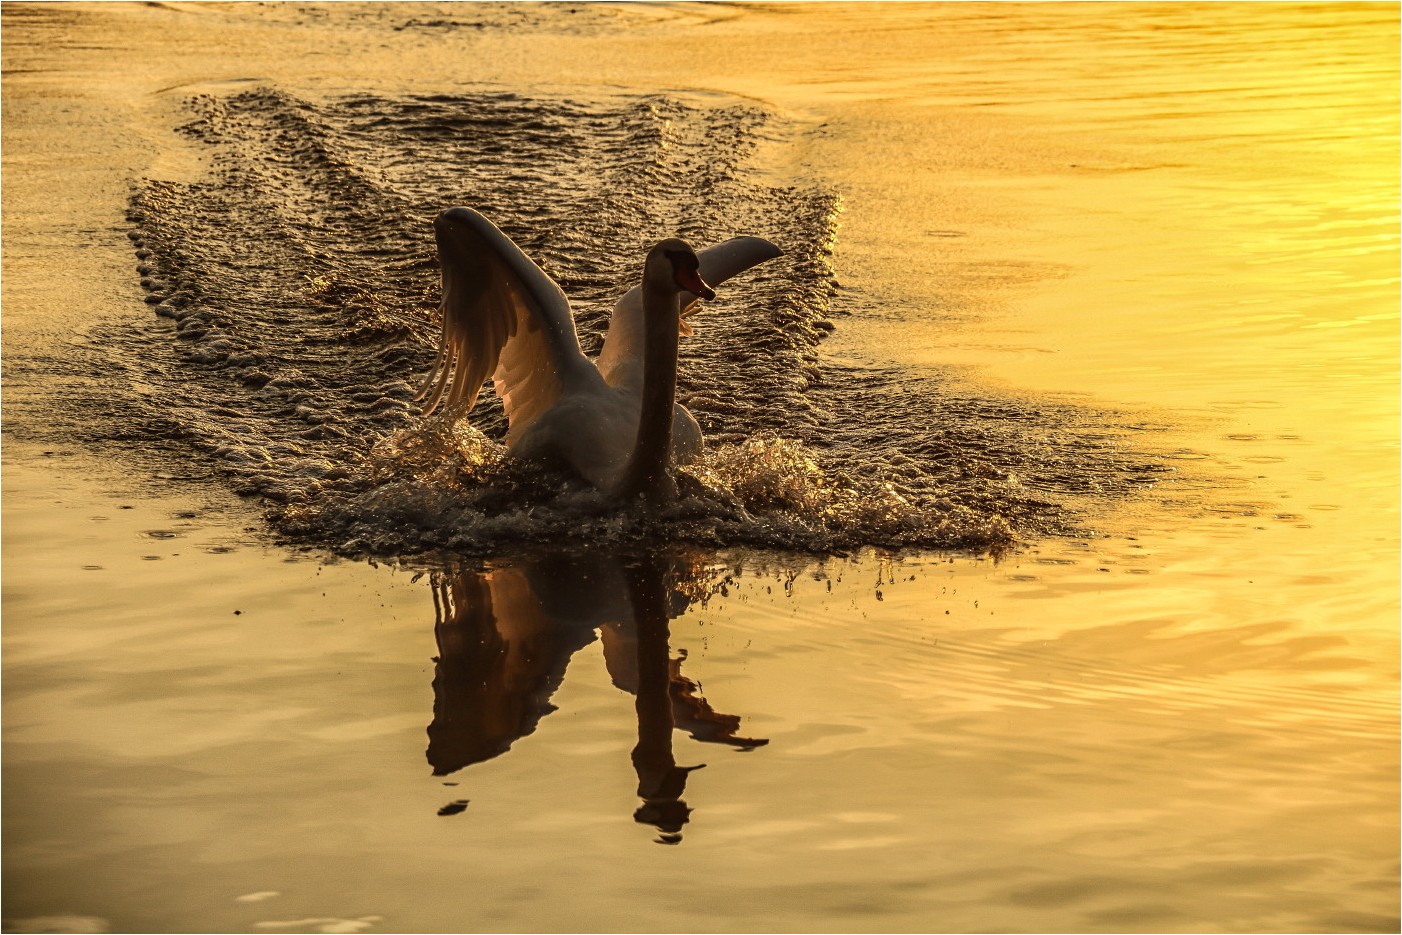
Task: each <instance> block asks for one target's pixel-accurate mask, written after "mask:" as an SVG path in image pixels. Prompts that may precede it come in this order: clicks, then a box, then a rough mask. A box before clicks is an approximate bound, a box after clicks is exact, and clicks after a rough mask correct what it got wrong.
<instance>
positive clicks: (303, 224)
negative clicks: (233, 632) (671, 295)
mask: <svg viewBox="0 0 1402 935" xmlns="http://www.w3.org/2000/svg"><path fill="white" fill-rule="evenodd" d="M192 107H193V109H195V110H196V111H197V112H198V113H199V114H200V116H199V119H197V120H195V121H193V122H191V123H188V124H186V125H184V126H183V127H182V128H181V131H182V132H183V133H185V134H187V135H189V136H191V137H193V138H195V139H197V140H199V141H201V142H202V143H205V144H207V145H209V146H210V147H211V148H212V151H213V152H214V161H215V166H216V169H215V172H214V173H213V178H212V179H211V180H209V181H201V182H197V183H194V184H170V183H159V182H156V183H150V184H149V185H148V186H147V187H146V188H145V190H143V191H142V192H140V193H139V194H138V195H137V196H136V198H135V199H134V203H133V208H132V211H131V215H130V216H131V220H132V223H133V224H134V225H135V228H134V229H133V231H132V232H131V236H132V238H133V242H134V244H135V245H136V248H137V256H138V258H139V259H140V264H139V266H138V272H139V273H140V274H141V275H142V277H143V278H142V285H143V286H144V287H145V288H146V289H147V291H148V298H147V301H148V302H149V303H151V304H152V305H153V307H154V309H155V311H156V313H157V314H158V315H161V316H164V317H167V318H170V319H171V320H172V321H173V322H174V323H175V326H174V329H173V332H172V330H168V329H164V328H151V327H150V325H149V324H148V323H142V325H141V326H140V327H139V328H137V329H136V330H135V331H133V330H132V329H130V328H124V329H122V330H120V331H118V332H116V333H114V334H111V335H104V336H103V339H102V343H103V344H104V345H105V346H106V347H108V348H110V349H111V351H112V353H113V354H114V355H115V357H116V360H115V361H114V363H115V364H116V366H118V367H120V368H122V369H123V370H130V369H137V370H139V371H140V384H139V385H140V386H141V387H142V388H143V389H144V390H145V392H144V393H143V394H142V395H141V396H140V397H138V398H136V399H134V400H130V405H132V406H133V407H134V409H135V411H133V412H127V413H120V414H118V413H112V414H111V415H107V418H109V419H110V421H111V422H113V423H116V424H121V425H123V426H126V425H130V424H131V423H133V422H137V423H139V424H141V425H142V427H143V435H144V437H145V438H147V439H150V438H151V437H152V436H155V437H156V438H159V439H161V440H163V441H180V442H184V443H186V444H188V445H190V446H191V447H193V448H195V449H196V450H198V451H201V452H205V453H207V454H208V455H210V456H212V459H213V461H214V465H215V466H216V468H217V469H218V470H219V471H221V472H222V473H225V474H227V475H228V476H229V477H230V479H231V480H232V481H233V483H234V484H235V485H236V488H237V489H238V490H239V492H240V493H247V494H258V495H261V496H262V497H264V498H266V499H269V500H272V501H275V502H277V503H281V504H286V506H285V507H282V508H276V509H275V510H274V511H273V519H274V522H276V523H278V525H279V528H281V529H283V530H284V531H286V532H288V533H290V534H292V535H295V536H297V537H299V538H303V539H307V540H310V541H313V542H316V543H318V544H329V545H331V546H333V547H335V548H337V549H338V550H340V551H343V552H347V553H350V554H356V553H364V552H371V553H376V554H390V555H393V554H402V553H405V552H410V551H418V550H421V549H423V548H425V547H430V548H432V547H439V548H443V547H447V548H451V549H454V550H456V551H462V550H472V551H491V550H500V549H501V548H502V547H503V546H504V545H508V544H510V543H512V542H519V541H528V542H529V541H541V540H550V541H560V540H561V539H562V538H576V539H580V540H581V541H591V540H597V539H599V538H600V537H616V536H619V535H625V534H626V530H620V529H619V528H618V524H617V522H616V518H615V516H614V515H613V511H609V512H608V515H604V516H600V517H597V518H595V517H590V516H587V515H586V516H585V517H583V518H582V517H581V515H580V510H579V506H578V503H579V497H578V496H576V495H573V494H569V495H567V498H566V499H567V500H568V504H567V505H562V503H563V502H564V501H562V499H561V498H560V497H559V496H558V491H559V489H560V486H559V483H558V481H556V480H555V479H553V478H550V479H543V480H539V481H536V482H534V483H532V482H531V481H530V480H527V479H523V478H521V477H518V476H515V475H514V474H512V472H511V470H508V471H507V475H505V476H504V475H502V473H501V471H500V470H497V469H496V462H498V461H500V457H499V455H497V454H495V452H494V451H493V450H492V448H491V446H486V447H485V448H484V447H483V445H482V444H481V443H480V442H474V440H473V439H472V438H471V437H464V436H462V435H461V427H459V435H458V436H457V437H454V436H452V435H451V434H450V426H449V425H447V424H446V423H444V422H443V421H442V420H439V421H438V422H435V423H431V424H429V425H428V426H423V425H422V420H420V419H419V418H418V415H417V412H415V411H413V409H412V407H411V405H410V403H409V400H410V397H411V392H410V385H409V381H412V382H417V379H418V377H419V376H420V375H421V374H422V373H423V372H425V371H426V370H427V362H428V360H429V359H430V358H431V356H432V348H433V346H434V341H435V339H436V335H437V331H438V328H437V325H436V314H437V312H436V305H437V300H438V295H439V286H438V274H437V262H436V258H435V257H434V256H433V255H432V241H431V237H430V224H429V222H430V220H431V219H432V217H433V216H434V215H435V214H436V213H437V211H438V210H441V208H442V206H443V205H445V204H456V203H463V204H471V205H474V206H476V207H477V208H478V209H479V210H481V211H483V212H484V213H485V214H487V215H488V216H489V217H491V218H493V219H495V220H496V221H497V222H498V223H499V224H500V225H501V226H502V227H503V229H504V230H505V231H506V232H507V233H508V234H509V235H511V236H513V237H514V238H515V239H516V240H517V241H518V242H519V243H520V244H521V246H522V247H523V249H525V250H526V251H527V252H528V253H529V254H530V255H531V256H533V257H534V258H535V259H536V260H537V261H538V262H539V263H540V264H542V266H543V267H544V268H545V269H546V270H547V272H549V273H550V274H551V275H552V276H553V277H554V278H556V279H557V280H558V281H559V282H560V283H561V284H562V285H563V286H564V288H565V289H566V290H567V291H568V292H569V293H570V294H571V296H572V297H573V298H574V299H575V301H576V303H577V304H578V305H579V307H580V309H581V312H582V314H581V317H580V320H579V324H580V329H581V331H582V333H583V335H584V337H583V342H582V343H583V344H584V346H585V349H586V351H587V352H589V353H597V350H598V348H599V346H600V344H601V341H602V334H603V332H604V331H605V330H606V328H607V321H608V318H607V316H608V312H609V310H610V309H611V306H612V303H613V301H614V300H616V298H617V297H618V296H619V295H621V294H622V293H623V292H625V291H627V289H628V288H629V287H630V286H631V285H632V284H633V282H634V280H635V279H636V277H637V276H638V268H639V257H640V256H641V255H642V254H643V253H644V252H645V250H646V247H647V246H648V245H649V243H650V238H655V237H656V232H657V231H663V230H665V231H675V232H677V233H678V234H680V235H682V236H684V237H687V238H689V239H691V240H692V241H694V242H696V243H698V244H707V243H712V242H717V241H719V240H723V239H725V238H726V237H729V236H733V235H735V234H758V235H762V236H765V237H767V238H769V239H771V240H772V241H774V242H776V243H779V244H782V245H783V248H784V249H785V251H786V256H785V257H784V258H782V259H781V260H779V261H777V262H773V263H770V264H766V265H765V266H764V267H762V268H760V269H758V270H755V271H753V272H751V273H749V274H747V275H745V276H743V277H741V278H740V279H739V280H737V281H736V282H734V283H732V284H730V286H728V287H727V288H725V289H723V290H722V295H723V296H724V298H723V299H722V301H720V302H718V303H710V304H708V306H707V307H706V309H705V311H704V313H703V314H702V317H701V318H699V319H697V325H698V333H697V336H696V337H695V339H694V340H689V341H688V342H687V343H686V349H685V357H684V360H683V365H682V372H681V376H680V386H679V398H680V400H681V401H682V402H683V403H684V404H685V405H687V406H688V407H689V408H690V409H691V410H692V411H693V413H694V414H695V415H696V417H697V419H698V421H699V422H700V423H701V425H702V428H703V430H704V431H705V432H706V433H707V435H708V436H709V437H710V438H711V441H712V450H713V452H714V456H713V457H712V459H711V460H710V461H709V462H708V463H706V464H704V465H702V466H700V467H699V468H698V469H697V470H694V471H692V472H691V473H692V475H693V476H695V477H697V478H699V479H700V480H702V481H703V482H709V486H710V488H711V489H713V490H716V491H718V492H719V496H708V495H706V494H704V493H703V494H700V495H696V496H692V497H689V498H688V499H687V500H686V502H684V503H683V504H682V505H681V506H680V508H679V510H678V511H675V512H677V513H679V514H680V515H678V516H677V517H675V518H674V521H672V522H669V523H667V524H666V526H667V529H666V532H665V533H664V534H665V535H666V536H668V537H669V538H676V537H678V536H680V537H683V538H688V539H692V540H696V541H700V542H706V543H711V544H719V545H727V544H732V545H733V544H738V543H751V544H758V545H770V546H785V547H800V548H808V549H812V550H819V551H822V550H828V549H833V548H851V547H852V546H854V545H875V544H882V545H917V544H918V545H926V546H950V545H972V546H984V547H988V546H999V545H1003V544H1005V543H1006V542H1008V541H1009V540H1010V539H1011V538H1012V536H1013V535H1015V534H1016V532H1024V533H1032V532H1046V531H1050V530H1058V531H1065V529H1067V528H1069V525H1070V524H1069V522H1068V520H1067V519H1066V518H1065V515H1064V513H1065V511H1064V508H1063V503H1062V502H1058V500H1061V501H1064V500H1065V499H1066V498H1067V497H1069V496H1071V495H1074V494H1080V493H1084V492H1085V491H1087V490H1099V491H1101V492H1109V491H1110V490H1121V491H1124V490H1128V489H1132V488H1133V485H1134V484H1136V483H1152V482H1153V481H1154V480H1155V479H1157V477H1158V475H1159V474H1161V473H1163V472H1166V471H1167V470H1168V468H1167V467H1166V466H1164V465H1163V464H1162V463H1161V462H1159V461H1156V460H1154V459H1151V458H1149V457H1147V456H1139V457H1137V458H1136V457H1135V456H1134V455H1126V454H1125V453H1123V452H1121V451H1118V450H1115V448H1114V447H1113V446H1112V445H1109V444H1107V443H1106V442H1105V441H1104V440H1103V439H1102V437H1101V436H1098V435H1097V434H1095V433H1091V432H1084V431H1077V430H1078V429H1085V428H1086V427H1087V426H1091V425H1095V424H1097V423H1098V421H1102V420H1103V416H1102V415H1101V414H1099V413H1094V412H1086V411H1077V410H1075V409H1073V408H1071V407H1067V406H1053V405H1050V404H1041V405H1037V404H1032V403H1029V402H1027V401H1015V400H1005V399H996V398H979V397H975V396H972V395H971V394H969V393H968V391H964V392H952V391H950V390H948V389H946V388H945V387H944V386H943V385H942V382H941V381H938V380H936V379H931V378H929V377H923V376H921V375H917V374H911V373H909V372H903V371H900V370H898V369H895V368H890V367H887V368H875V367H871V366H866V367H860V368H859V367H854V366H851V365H844V364H842V363H839V362H837V361H835V360H833V359H832V358H830V357H825V356H823V355H821V354H820V353H819V346H820V341H821V340H822V339H823V338H824V337H826V336H827V335H828V334H829V333H830V332H832V331H833V330H834V327H835V326H834V324H833V318H834V317H837V318H839V319H840V318H842V317H845V316H848V315H850V314H852V312H851V310H850V308H849V307H848V305H849V303H847V302H845V301H843V299H842V296H841V292H840V290H839V289H838V288H837V281H836V280H835V279H834V278H833V275H834V274H833V270H832V268H831V264H830V263H829V260H828V257H829V255H830V253H831V243H832V240H833V237H834V232H835V229H836V224H837V197H836V195H834V194H832V193H831V192H828V191H825V190H823V189H822V188H820V187H817V186H816V183H812V182H810V183H806V184H799V185H794V184H790V185H786V186H775V185H770V184H766V183H765V182H764V181H763V180H764V179H766V178H767V177H768V174H769V173H768V172H766V170H767V169H768V168H769V167H766V166H764V165H758V164H756V163H757V161H758V160H759V159H760V158H761V155H760V150H761V144H762V143H766V142H768V143H769V144H771V145H781V146H783V147H785V148H792V147H793V145H794V144H795V141H794V137H795V136H796V129H795V126H794V125H793V124H792V121H786V120H785V119H784V118H782V117H779V116H776V115H775V114H773V113H772V112H767V111H765V110H763V109H761V108H760V107H758V106H757V105H756V104H754V103H753V102H746V101H741V100H734V101H717V100H708V101H705V102H696V103H692V104H688V103H685V102H683V101H682V100H680V99H677V98H668V97H661V96H645V97H639V96H626V97H619V98H617V99H613V100H608V99H605V100H602V101H596V102H592V103H590V104H588V105H583V104H579V103H573V102H571V101H569V100H568V99H552V98H542V97H535V98H532V99H524V98H522V97H521V96H520V95H519V94H517V93H508V92H499V91H498V92H482V93H478V94H471V95H447V94H435V95H417V96H405V97H400V98H388V97H369V96H364V95H358V96H352V97H341V98H334V99H332V100H329V101H324V102H321V103H313V102H312V101H310V100H307V99H303V98H297V97H293V96H290V95H288V94H286V93H283V92H279V91H275V90H269V89H260V90H255V91H247V92H243V93H239V94H235V95H233V96H231V97H227V98H212V97H202V98H199V99H197V100H195V101H194V102H192ZM172 338H174V339H177V341H178V342H181V343H177V344H176V345H175V348H174V349H167V348H166V347H165V346H164V344H168V343H170V339H172ZM153 344H155V345H156V347H154V348H153V347H152V345H153ZM102 389H103V392H104V397H105V398H104V400H103V401H102V402H101V404H100V406H101V407H102V408H104V409H111V408H114V407H113V404H114V403H115V402H117V401H116V400H114V399H113V398H112V395H113V393H112V390H113V387H111V386H110V385H104V386H103V388H102ZM118 392H120V390H118ZM484 395H485V397H486V398H484V399H483V401H482V403H481V404H480V405H479V406H478V407H477V409H476V410H475V411H474V412H473V413H471V414H470V415H469V416H468V418H467V422H468V423H469V424H470V425H471V426H473V427H474V428H477V429H480V430H483V431H486V432H487V433H488V434H489V435H490V436H493V437H498V438H499V437H500V436H501V435H503V434H504V432H505V425H504V418H503V416H502V413H501V406H500V403H499V402H498V401H497V400H496V399H495V397H494V396H493V395H492V394H484ZM80 405H82V406H84V407H88V406H90V405H91V402H90V401H87V400H84V401H83V402H82V403H81V404H80ZM105 415H106V414H105ZM1028 424H1033V425H1036V426H1037V432H1036V434H1035V435H1029V433H1027V432H1026V431H1024V428H1025V427H1026V426H1027V425H1028ZM125 431H126V429H125V428H124V429H123V432H125ZM376 439H380V440H381V443H380V444H379V445H378V446H375V444H374V442H375V440H376ZM367 442H368V443H369V444H367ZM372 448H373V450H371V449H372ZM367 455H369V456H370V461H368V462H367ZM503 467H505V468H507V469H510V468H511V467H512V466H511V465H504V466H503ZM1048 494H1051V495H1052V496H1053V497H1055V498H1056V499H1051V498H1049V497H1048ZM1058 495H1059V496H1058ZM737 506H738V507H740V511H739V512H737V509H736V507H737ZM591 512H597V510H596V511H591ZM1010 524H1011V525H1010Z"/></svg>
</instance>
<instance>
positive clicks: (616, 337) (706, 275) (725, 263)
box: [599, 237, 784, 386]
mask: <svg viewBox="0 0 1402 935" xmlns="http://www.w3.org/2000/svg"><path fill="white" fill-rule="evenodd" d="M783 255H784V251H782V250H780V249H779V248H778V247H776V246H775V245H774V244H772V243H770V242H769V241H767V240H765V239H764V238H763V237H732V238H731V239H729V240H727V241H724V242H723V243H718V244H716V245H714V246H711V247H707V248H706V249H704V250H698V251H696V258H697V259H698V260H700V261H701V278H702V279H704V280H705V281H706V282H707V283H709V284H710V285H712V286H718V285H720V284H721V283H723V282H725V281H726V280H727V279H730V278H731V277H732V276H737V275H739V274H740V273H743V272H744V271H745V270H747V269H749V268H750V267H752V266H758V265H759V264H760V263H763V262H764V261H765V260H772V259H774V258H775V257H778V256H783ZM698 301H700V300H699V299H698V298H697V297H696V296H694V295H692V294H691V293H690V292H683V293H682V294H681V307H682V309H683V310H684V313H689V312H690V311H691V307H692V306H694V305H695V304H696V303H697V302H698ZM642 353H643V293H642V287H641V286H634V287H633V288H632V289H629V290H628V291H627V292H625V293H624V294H623V297H622V298H620V299H619V300H618V304H617V305H615V306H614V308H613V318H612V319H611V320H610V322H609V330H608V334H607V335H606V336H605V337H604V349H603V351H601V352H600V354H599V370H600V371H601V372H602V373H603V375H604V379H605V380H607V381H608V383H609V384H610V385H614V386H617V385H618V383H619V382H620V381H621V380H622V379H624V378H625V377H626V376H627V374H626V372H625V371H631V370H635V369H638V368H634V367H629V366H628V364H630V363H634V362H638V361H641V359H642Z"/></svg>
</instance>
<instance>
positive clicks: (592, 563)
mask: <svg viewBox="0 0 1402 935" xmlns="http://www.w3.org/2000/svg"><path fill="white" fill-rule="evenodd" d="M706 572H707V569H706V566H705V565H703V564H701V563H697V562H692V561H688V560H686V559H684V558H681V557H678V556H656V555H654V556H649V557H644V558H636V559H621V558H617V557H614V556H605V555H594V554H587V553H571V554H567V555H563V554H562V555H551V556H547V557H543V558H536V559H532V560H527V561H523V562H521V563H520V564H516V565H512V566H507V567H488V568H478V569H460V570H456V571H453V572H445V573H441V574H439V575H438V576H436V578H435V580H434V605H435V610H436V615H437V619H436V621H435V624H434V633H435V636H436V638H437V641H438V659H437V665H436V668H435V672H434V679H433V695H434V702H433V723H432V724H431V725H429V728H428V761H429V764H430V765H431V766H432V767H433V773H434V775H435V776H446V775H448V774H449V773H453V772H456V771H457V770H460V769H462V768H464V767H466V766H470V765H472V764H474V763H481V762H483V761H485V760H489V759H492V758H493V757H496V756H499V755H501V754H502V753H505V752H506V751H507V750H508V749H510V747H511V745H512V744H513V743H515V742H516V741H517V740H518V739H520V738H522V737H525V736H526V735H527V734H530V733H531V732H533V731H534V730H535V728H536V725H537V724H539V723H540V720H541V718H543V717H545V716H546V715H547V714H549V713H550V712H552V711H554V710H555V706H554V705H553V704H551V701H550V699H551V696H552V695H553V694H554V693H555V690H556V688H558V687H559V685H560V683H561V681H562V680H563V679H564V675H565V668H566V666H568V664H569V661H570V657H571V656H573V655H574V653H575V652H576V651H578V650H579V649H582V648H583V647H585V646H587V645H589V644H590V643H592V642H593V641H594V639H595V637H596V635H597V637H598V638H599V639H600V640H601V641H602V643H603V651H604V663H605V665H606V666H607V669H608V674H609V677H610V678H611V679H612V681H613V684H614V685H615V686H617V687H618V688H620V689H622V690H623V691H626V692H629V693H630V694H633V695H634V696H636V707H637V714H638V743H637V745H636V746H635V747H634V748H633V767H634V769H635V771H636V772H637V775H638V796H639V797H640V798H641V799H642V800H643V801H642V804H641V805H640V806H639V807H638V809H637V811H636V812H634V814H633V817H634V820H635V821H637V822H639V823H643V824H650V825H653V826H655V827H656V828H657V829H658V830H659V831H660V832H661V836H660V837H659V838H658V840H659V841H660V842H662V843H666V844H676V843H678V842H680V840H681V829H682V826H683V825H685V824H686V823H687V821H688V818H689V816H690V814H691V809H690V808H689V807H688V806H687V804H686V802H685V801H684V800H683V799H682V794H683V792H684V790H685V788H686V781H687V776H688V774H689V773H690V772H691V771H692V770H696V769H700V768H701V766H704V765H705V764H698V765H696V766H678V765H677V762H676V759H675V757H674V755H673V753H672V733H673V730H674V728H675V729H681V730H684V731H686V732H687V733H688V734H690V735H691V736H692V737H693V738H695V739H696V740H699V741H702V742H704V743H716V744H724V745H727V746H730V747H732V748H736V749H739V750H751V749H754V748H755V747H760V746H763V745H765V744H767V743H768V742H769V741H768V740H762V739H755V738H750V737H743V736H740V734H739V732H740V718H739V717H738V716H736V715H731V714H721V713H719V712H717V711H715V710H714V709H713V708H712V707H711V706H710V705H709V704H708V703H707V702H706V700H705V699H704V698H702V697H701V696H700V694H699V687H698V685H697V684H696V682H694V681H692V680H691V679H689V678H687V677H686V676H685V675H683V674H682V672H681V667H682V664H683V662H684V661H685V659H686V653H685V651H682V652H680V653H679V654H678V655H677V656H676V657H673V656H672V654H671V651H670V648H669V638H670V633H669V629H668V626H669V620H670V619H671V618H672V617H675V616H678V615H679V614H681V613H682V612H684V611H685V610H686V608H687V607H688V606H689V605H690V603H691V602H692V601H693V600H695V599H697V598H698V597H699V596H701V595H702V594H704V592H705V588H706V584H705V581H704V578H705V577H706Z"/></svg>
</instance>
